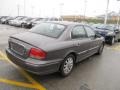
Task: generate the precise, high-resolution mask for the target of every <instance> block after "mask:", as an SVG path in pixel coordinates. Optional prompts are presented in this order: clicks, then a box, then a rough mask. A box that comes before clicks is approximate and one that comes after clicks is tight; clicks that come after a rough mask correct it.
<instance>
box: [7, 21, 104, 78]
mask: <svg viewBox="0 0 120 90" xmlns="http://www.w3.org/2000/svg"><path fill="white" fill-rule="evenodd" d="M103 48H104V38H103V37H101V36H100V35H96V34H95V32H94V30H92V28H91V27H89V26H87V25H83V24H80V23H75V22H65V21H60V22H59V21H54V22H41V23H40V24H39V25H36V26H35V27H34V28H32V29H31V30H30V31H27V32H24V33H21V34H16V35H13V36H11V37H10V38H9V47H8V48H7V49H6V53H7V56H8V58H9V59H10V60H11V61H12V62H13V63H15V64H16V65H18V66H19V67H21V68H23V69H24V70H27V71H29V72H32V73H35V74H39V75H43V74H48V73H53V72H57V71H59V72H60V73H61V75H62V76H68V75H69V74H70V73H71V71H72V70H73V67H74V65H75V63H78V62H80V61H82V60H83V59H85V58H87V57H89V56H91V55H93V54H96V53H97V54H101V53H102V51H103Z"/></svg>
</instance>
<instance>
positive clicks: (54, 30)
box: [30, 23, 65, 38]
mask: <svg viewBox="0 0 120 90" xmlns="http://www.w3.org/2000/svg"><path fill="white" fill-rule="evenodd" d="M64 30H65V25H61V24H55V23H40V24H38V25H36V26H35V27H34V28H32V29H31V30H30V32H33V33H38V34H41V35H44V36H48V37H52V38H58V37H59V36H60V35H61V34H62V32H63V31H64Z"/></svg>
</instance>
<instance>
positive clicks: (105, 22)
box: [104, 0, 109, 24]
mask: <svg viewBox="0 0 120 90" xmlns="http://www.w3.org/2000/svg"><path fill="white" fill-rule="evenodd" d="M108 8H109V0H107V7H106V14H105V20H104V24H107V19H108Z"/></svg>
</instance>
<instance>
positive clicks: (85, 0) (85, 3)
mask: <svg viewBox="0 0 120 90" xmlns="http://www.w3.org/2000/svg"><path fill="white" fill-rule="evenodd" d="M84 7H85V8H84V20H85V17H86V9H87V0H84Z"/></svg>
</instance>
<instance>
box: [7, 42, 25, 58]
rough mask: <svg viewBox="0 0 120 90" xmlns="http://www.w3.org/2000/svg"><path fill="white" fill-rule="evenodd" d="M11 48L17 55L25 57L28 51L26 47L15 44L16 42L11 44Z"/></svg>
mask: <svg viewBox="0 0 120 90" xmlns="http://www.w3.org/2000/svg"><path fill="white" fill-rule="evenodd" d="M9 47H10V49H11V50H12V51H13V52H15V53H16V54H19V55H21V56H23V55H25V51H26V50H25V47H24V46H23V45H21V44H17V43H14V42H10V43H9Z"/></svg>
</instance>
